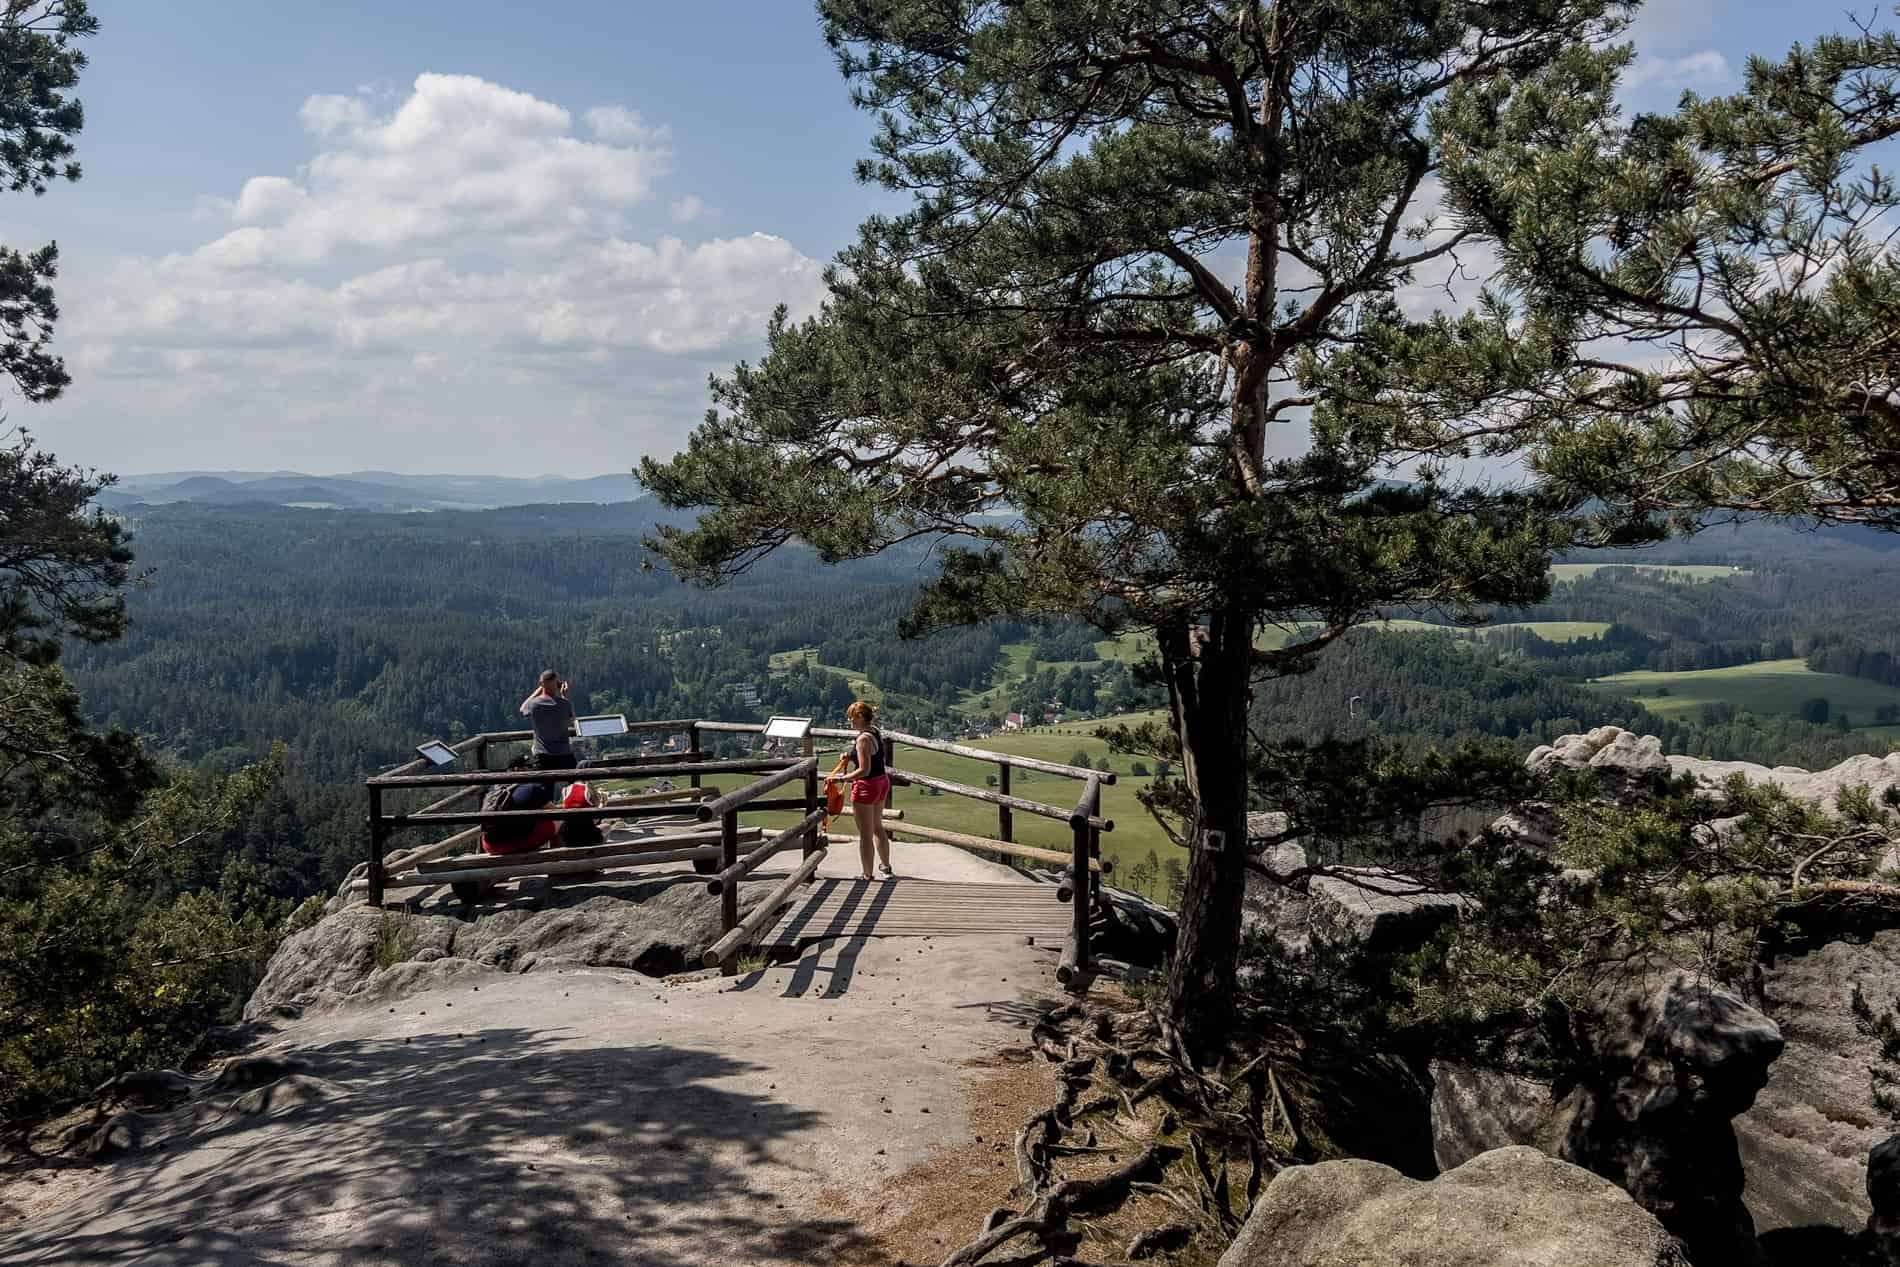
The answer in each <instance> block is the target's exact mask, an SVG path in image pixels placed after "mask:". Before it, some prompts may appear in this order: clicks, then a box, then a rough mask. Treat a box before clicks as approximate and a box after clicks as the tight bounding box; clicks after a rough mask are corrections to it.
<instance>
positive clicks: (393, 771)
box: [376, 731, 534, 779]
mask: <svg viewBox="0 0 1900 1267" xmlns="http://www.w3.org/2000/svg"><path fill="white" fill-rule="evenodd" d="M528 734H529V735H530V736H532V735H533V734H534V732H533V731H529V732H528ZM493 737H494V736H492V735H475V736H473V737H471V738H468V739H464V740H462V742H460V743H452V744H450V745H449V751H450V752H453V753H454V754H455V755H456V756H458V757H459V756H461V755H462V754H463V753H465V752H471V751H473V750H474V749H476V748H478V747H480V746H481V745H482V744H484V743H486V742H488V741H489V740H490V739H492V738H493ZM434 768H435V762H433V761H431V760H429V758H427V757H411V758H409V760H407V761H405V762H403V763H402V764H401V765H393V766H391V767H389V769H387V770H384V771H383V772H382V773H381V774H379V775H378V776H376V777H378V778H384V779H387V778H394V777H395V776H397V775H402V774H409V773H412V772H414V771H416V770H424V769H434Z"/></svg>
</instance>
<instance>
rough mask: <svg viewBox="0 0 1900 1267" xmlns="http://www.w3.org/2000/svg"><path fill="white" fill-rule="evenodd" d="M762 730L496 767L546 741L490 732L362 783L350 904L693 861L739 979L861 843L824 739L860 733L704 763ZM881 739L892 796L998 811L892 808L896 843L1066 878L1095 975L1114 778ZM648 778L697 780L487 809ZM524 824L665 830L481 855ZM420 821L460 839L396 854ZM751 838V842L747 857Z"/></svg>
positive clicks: (954, 747)
mask: <svg viewBox="0 0 1900 1267" xmlns="http://www.w3.org/2000/svg"><path fill="white" fill-rule="evenodd" d="M764 730H765V726H764V725H763V724H762V723H755V722H724V721H706V720H701V719H681V720H663V721H644V722H629V723H628V725H627V731H626V733H625V734H620V735H614V736H608V737H604V738H601V739H599V740H596V741H595V742H600V743H602V744H603V745H611V744H615V743H620V744H625V743H627V742H635V743H640V744H643V745H645V746H646V747H647V749H648V750H645V751H640V752H637V753H629V754H625V756H624V758H623V757H621V756H619V755H615V756H611V757H606V758H602V759H599V760H595V761H592V762H590V763H589V764H588V765H586V766H584V767H580V768H578V769H572V770H569V769H549V770H541V769H521V770H506V769H493V768H491V767H492V766H493V765H494V764H495V761H496V758H497V755H498V754H497V753H496V749H497V748H499V747H502V746H506V745H513V744H524V743H527V742H528V741H529V740H531V739H532V738H533V732H531V731H526V730H514V731H495V732H489V733H484V734H480V735H475V736H472V737H470V738H467V739H463V740H461V741H460V742H458V743H455V744H451V745H449V748H450V750H451V751H452V752H453V753H454V755H455V758H456V762H457V763H460V762H461V761H463V760H467V761H468V763H469V768H467V769H462V770H444V769H443V768H442V767H441V766H438V765H437V764H435V763H434V762H432V761H430V760H429V759H427V758H425V757H417V758H416V759H414V760H411V761H406V762H403V763H402V764H400V765H397V766H394V767H391V768H390V769H387V770H384V771H383V772H382V773H380V774H377V775H373V776H371V777H369V778H367V779H366V780H364V788H365V791H366V793H367V796H368V801H369V813H368V826H369V850H368V858H367V860H366V862H365V863H364V864H363V865H362V866H360V867H358V868H357V870H356V871H355V872H352V876H351V879H350V881H348V882H347V883H346V884H345V888H344V894H345V896H346V897H353V896H355V895H357V894H361V895H362V896H363V897H364V898H365V899H366V900H367V901H368V903H369V904H370V905H371V906H381V905H382V904H383V902H384V900H385V898H386V896H387V895H388V893H389V892H390V891H391V890H396V889H415V888H422V887H427V886H432V885H441V884H449V885H452V886H456V887H457V891H458V892H460V893H464V894H469V893H475V892H479V891H480V886H482V885H484V884H488V883H492V882H495V881H500V880H508V879H517V878H522V877H528V876H556V875H587V874H593V873H599V872H606V871H617V870H623V869H627V868H635V867H649V866H678V865H681V864H686V863H690V864H692V866H693V868H694V870H695V871H697V872H699V873H700V874H701V875H704V876H705V877H706V887H707V890H708V892H709V893H710V894H711V895H712V896H715V897H717V898H718V899H719V904H720V929H721V936H720V937H719V939H718V940H717V941H715V942H714V943H713V944H712V946H710V947H709V948H708V949H707V950H706V952H705V956H704V959H705V962H706V963H707V965H708V966H717V967H719V968H720V969H722V970H723V971H725V972H727V973H729V974H730V973H732V972H735V971H736V970H737V968H736V964H737V961H738V959H739V957H740V956H741V955H742V954H743V953H744V951H745V950H746V949H747V948H748V947H750V946H752V945H753V944H754V943H755V942H756V941H757V940H758V938H759V937H760V935H761V934H762V933H764V932H765V931H766V930H767V929H769V928H770V927H771V926H772V924H773V923H774V922H775V920H776V917H777V916H778V914H779V912H780V911H781V910H782V908H783V907H784V906H785V905H786V904H787V903H789V902H790V901H791V900H792V898H793V897H794V895H795V894H796V893H797V892H798V890H799V888H800V887H801V886H803V885H806V884H809V883H810V882H811V881H812V880H813V878H814V876H815V874H816V872H817V869H818V867H819V865H820V864H821V863H822V862H823V861H824V859H825V857H826V853H827V850H828V847H829V845H830V844H832V843H834V842H835V843H840V844H843V843H856V838H855V837H852V836H833V835H832V834H830V833H829V832H828V831H827V829H826V823H827V820H826V814H825V806H824V798H823V795H822V790H821V788H822V784H821V779H820V773H819V769H818V758H819V754H818V752H817V749H816V741H817V740H819V739H838V740H855V739H856V737H857V733H858V732H856V731H854V730H844V729H837V728H828V727H813V728H811V729H810V730H809V731H808V732H807V735H806V737H805V739H804V740H803V743H802V748H801V751H800V752H799V753H798V754H797V755H795V756H794V755H789V754H788V755H785V756H773V755H769V754H768V755H764V756H748V757H740V758H725V759H717V758H714V759H709V758H708V757H707V755H706V750H705V749H706V743H707V738H708V737H709V736H711V737H714V740H715V742H716V740H717V737H719V736H728V735H745V736H759V735H762V734H763V732H764ZM662 734H664V735H668V736H670V737H671V738H670V740H669V742H668V744H667V745H666V748H665V749H664V750H661V751H652V750H651V747H652V744H653V737H654V736H656V735H662ZM883 734H884V738H885V744H886V748H885V758H886V767H887V769H888V770H889V772H890V776H891V782H892V784H893V786H894V787H922V788H930V789H933V790H935V791H936V792H938V793H941V794H946V795H951V796H959V797H964V798H966V799H969V800H974V801H980V802H985V803H988V804H991V805H994V806H995V807H996V814H997V835H996V837H994V838H991V837H986V836H977V835H973V834H970V833H966V832H956V831H950V830H947V829H944V828H938V827H931V826H928V825H925V824H918V823H911V822H908V821H903V818H902V811H887V815H886V817H887V820H892V821H890V830H891V831H892V832H893V833H894V834H898V835H905V836H913V837H916V838H919V839H923V840H933V841H938V842H940V843H945V844H951V845H956V846H958V847H961V848H964V849H970V850H975V851H978V852H984V853H990V854H994V855H997V856H1000V857H1005V858H1010V859H1014V860H1018V861H1023V862H1031V863H1039V864H1043V865H1054V866H1061V867H1063V868H1064V869H1065V870H1064V875H1063V877H1062V879H1061V881H1060V883H1058V884H1057V885H1056V886H1055V896H1056V898H1057V899H1058V900H1059V901H1063V902H1068V903H1070V904H1071V906H1072V911H1071V920H1070V929H1069V932H1068V935H1067V938H1066V940H1065V944H1064V947H1063V952H1062V957H1061V960H1060V961H1059V964H1058V967H1057V973H1056V975H1057V979H1058V980H1060V981H1061V982H1062V983H1063V984H1065V985H1077V984H1079V983H1082V982H1085V981H1086V979H1087V974H1088V972H1089V970H1090V963H1091V960H1090V955H1089V931H1090V919H1091V917H1092V914H1093V908H1094V903H1095V901H1096V893H1095V888H1096V884H1097V883H1098V882H1099V877H1100V876H1101V875H1102V874H1104V873H1106V872H1108V871H1109V870H1110V869H1111V864H1110V863H1109V862H1108V861H1106V860H1104V859H1103V858H1102V856H1101V838H1102V833H1103V832H1108V831H1113V830H1114V827H1115V824H1114V822H1113V820H1111V819H1108V818H1106V817H1104V816H1103V815H1102V809H1101V789H1102V788H1103V787H1104V786H1106V785H1109V784H1112V783H1114V782H1115V775H1114V774H1113V773H1112V772H1109V771H1101V770H1089V769H1086V768H1083V767H1078V766H1070V765H1063V764H1061V763H1059V762H1053V761H1042V760H1039V759H1036V758H1032V757H1024V756H1018V755H1015V754H1012V753H1000V752H990V751H987V750H985V749H981V748H972V747H969V746H967V745H964V744H958V743H952V742H949V741H946V740H937V739H927V738H923V737H921V736H918V735H912V734H908V733H905V732H902V731H884V732H883ZM900 744H901V745H907V746H909V747H911V748H914V749H918V750H922V751H928V752H937V753H943V754H945V755H948V756H954V757H960V758H964V759H966V760H972V761H979V762H985V763H988V764H990V765H993V766H995V767H996V769H997V782H998V785H999V786H998V788H997V789H995V790H991V789H989V788H984V787H976V786H974V785H971V784H966V783H959V782H956V781H953V780H950V779H943V778H938V777H936V776H934V775H926V774H922V773H919V772H916V771H911V770H905V769H903V768H901V767H899V766H898V765H897V764H896V755H897V750H898V747H899V745H900ZM1016 769H1021V770H1033V771H1036V772H1038V773H1042V774H1052V775H1057V776H1061V777H1065V778H1071V779H1075V780H1077V781H1079V782H1081V783H1082V790H1081V794H1080V796H1079V797H1078V799H1077V800H1076V802H1075V804H1074V805H1073V806H1072V807H1068V808H1064V807H1061V806H1056V805H1050V804H1045V803H1043V802H1040V801H1035V800H1031V799H1028V798H1025V797H1019V796H1016V795H1014V794H1013V793H1012V792H1011V790H1010V774H1011V771H1012V770H1016ZM720 775H725V776H731V775H752V776H756V777H753V778H752V779H751V780H750V781H749V782H747V783H745V784H744V785H743V786H741V787H738V788H736V789H734V790H733V791H730V792H724V793H722V792H721V791H720V790H719V789H718V788H717V787H711V786H708V785H707V784H706V782H705V780H706V779H707V778H708V776H720ZM643 779H645V780H651V779H667V780H669V781H677V780H679V779H685V780H686V784H687V785H686V786H684V787H671V788H665V789H659V790H652V791H645V792H636V793H623V794H616V795H613V796H612V797H611V798H610V799H609V800H608V801H606V802H604V803H603V804H601V805H599V806H586V807H579V808H572V809H570V808H566V807H562V806H550V807H547V808H543V809H533V810H495V811H487V812H484V811H483V810H482V808H481V802H482V798H483V796H484V795H485V794H486V793H487V791H488V790H489V789H490V788H494V787H505V786H514V785H518V784H523V783H546V782H569V781H573V780H581V781H585V782H590V783H598V782H620V781H630V780H643ZM788 784H796V785H797V787H796V789H795V791H794V792H792V793H790V794H784V793H781V794H780V795H777V796H774V795H772V793H774V792H780V790H781V789H785V788H786V787H787V785H788ZM405 801H407V802H410V805H409V807H405V806H404V805H403V804H402V802H405ZM786 811H791V812H796V813H799V814H800V815H801V817H800V818H799V820H798V821H797V822H796V823H794V824H793V825H791V826H790V827H786V828H783V829H781V830H778V831H775V832H773V833H772V834H770V835H769V836H768V835H767V833H766V830H765V829H764V828H763V827H760V826H756V825H754V826H745V825H742V822H741V816H742V815H746V814H760V813H782V812H786ZM1018 813H1026V814H1031V815H1036V816H1040V817H1044V818H1050V819H1056V820H1059V821H1063V822H1066V823H1068V825H1069V827H1070V830H1071V833H1072V836H1071V839H1072V846H1071V848H1070V850H1069V851H1068V852H1067V853H1066V854H1065V853H1063V852H1061V851H1059V850H1054V849H1043V848H1037V847H1035V846H1031V845H1025V844H1018V843H1017V842H1016V841H1015V840H1014V839H1013V836H1014V828H1015V824H1014V816H1015V815H1016V814H1018ZM511 819H522V820H534V821H536V822H543V821H548V820H553V821H556V822H561V821H565V820H569V819H582V820H595V821H599V820H605V819H617V820H623V821H626V820H631V821H634V822H639V823H643V824H646V825H648V826H650V827H652V828H655V829H657V830H656V831H654V832H653V834H650V835H647V836H644V837H642V838H638V839H634V840H620V841H613V842H607V843H602V844H594V845H582V846H562V847H555V848H549V849H539V850H533V851H527V852H520V853H513V854H496V855H491V854H486V853H482V852H479V850H480V840H481V832H482V829H481V827H480V826H479V824H481V823H485V822H494V821H497V820H499V821H507V820H511ZM417 828H457V829H459V830H454V831H451V832H450V834H448V835H446V836H443V837H441V838H439V839H437V840H435V841H433V842H431V843H428V844H424V845H420V846H415V847H412V848H409V849H405V850H396V851H392V850H391V848H390V844H391V840H392V839H393V838H394V837H395V836H396V835H397V834H398V833H401V832H405V831H412V830H414V829H417ZM742 845H749V846H751V848H750V849H749V850H747V851H746V852H745V853H743V854H742V853H741V852H740V846H742ZM793 847H797V848H798V849H799V851H800V854H801V858H800V861H799V864H798V865H797V866H796V867H795V868H793V869H792V871H791V872H790V873H789V874H787V875H784V876H782V877H775V878H777V881H778V882H777V883H776V884H775V885H774V887H773V889H772V890H771V891H770V892H769V893H768V894H767V896H766V898H765V900H763V901H762V902H760V903H758V904H757V905H756V906H754V908H753V909H752V911H751V912H750V913H749V914H747V915H746V916H745V917H744V918H743V919H741V918H740V915H739V885H740V883H741V882H742V881H744V880H745V879H746V878H747V877H748V876H750V875H751V874H752V873H753V872H754V871H756V870H758V868H759V867H760V866H762V865H763V864H764V863H766V862H767V861H769V860H770V859H772V858H773V857H775V856H777V855H778V854H779V853H781V852H783V851H785V850H788V849H791V848H793ZM359 873H360V876H359ZM1083 877H1087V882H1086V883H1078V880H1080V879H1081V878H1083Z"/></svg>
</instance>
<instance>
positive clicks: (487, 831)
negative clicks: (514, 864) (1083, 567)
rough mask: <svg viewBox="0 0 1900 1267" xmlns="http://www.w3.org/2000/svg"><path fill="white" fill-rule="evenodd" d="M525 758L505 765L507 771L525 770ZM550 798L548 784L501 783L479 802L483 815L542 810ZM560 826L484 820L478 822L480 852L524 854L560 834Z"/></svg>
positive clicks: (541, 821)
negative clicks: (503, 811) (499, 812)
mask: <svg viewBox="0 0 1900 1267" xmlns="http://www.w3.org/2000/svg"><path fill="white" fill-rule="evenodd" d="M529 765H530V762H529V759H528V758H526V757H517V758H515V759H514V760H513V761H511V762H509V764H508V768H509V769H510V770H522V769H527V768H529ZM553 799H554V785H553V784H552V783H512V784H508V783H504V784H502V785H500V786H498V787H494V788H491V789H489V792H488V795H487V796H486V797H484V798H483V800H482V811H483V812H484V813H490V814H492V813H496V812H498V811H502V810H537V809H545V808H547V806H548V803H549V802H551V801H552V800H553ZM560 831H561V825H560V823H558V822H556V821H555V820H554V819H552V818H485V819H483V820H482V852H483V853H488V854H509V853H528V852H530V851H531V850H535V849H539V848H541V847H542V846H543V845H545V844H547V843H548V842H550V841H552V840H554V839H555V838H556V837H558V836H559V835H560Z"/></svg>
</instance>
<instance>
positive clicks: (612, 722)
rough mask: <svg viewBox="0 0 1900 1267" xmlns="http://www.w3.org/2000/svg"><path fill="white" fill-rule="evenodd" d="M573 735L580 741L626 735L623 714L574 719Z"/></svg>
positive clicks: (625, 721)
mask: <svg viewBox="0 0 1900 1267" xmlns="http://www.w3.org/2000/svg"><path fill="white" fill-rule="evenodd" d="M574 733H575V734H577V735H579V736H580V737H581V738H582V739H598V738H600V737H601V736H602V735H624V734H626V733H627V716H626V714H625V713H602V714H601V715H600V716H598V717H576V718H575V719H574Z"/></svg>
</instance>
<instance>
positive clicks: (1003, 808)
mask: <svg viewBox="0 0 1900 1267" xmlns="http://www.w3.org/2000/svg"><path fill="white" fill-rule="evenodd" d="M997 774H998V783H999V784H1000V787H999V789H998V790H999V791H1001V792H1002V794H1003V795H1004V796H1008V795H1009V762H1007V761H1004V762H1002V763H1000V764H999V765H998V766H997ZM1015 831H1016V817H1015V815H1014V814H1011V813H1010V810H1009V806H1007V805H998V806H997V807H996V838H997V839H998V840H1003V841H1013V840H1015V839H1016V836H1015Z"/></svg>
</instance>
